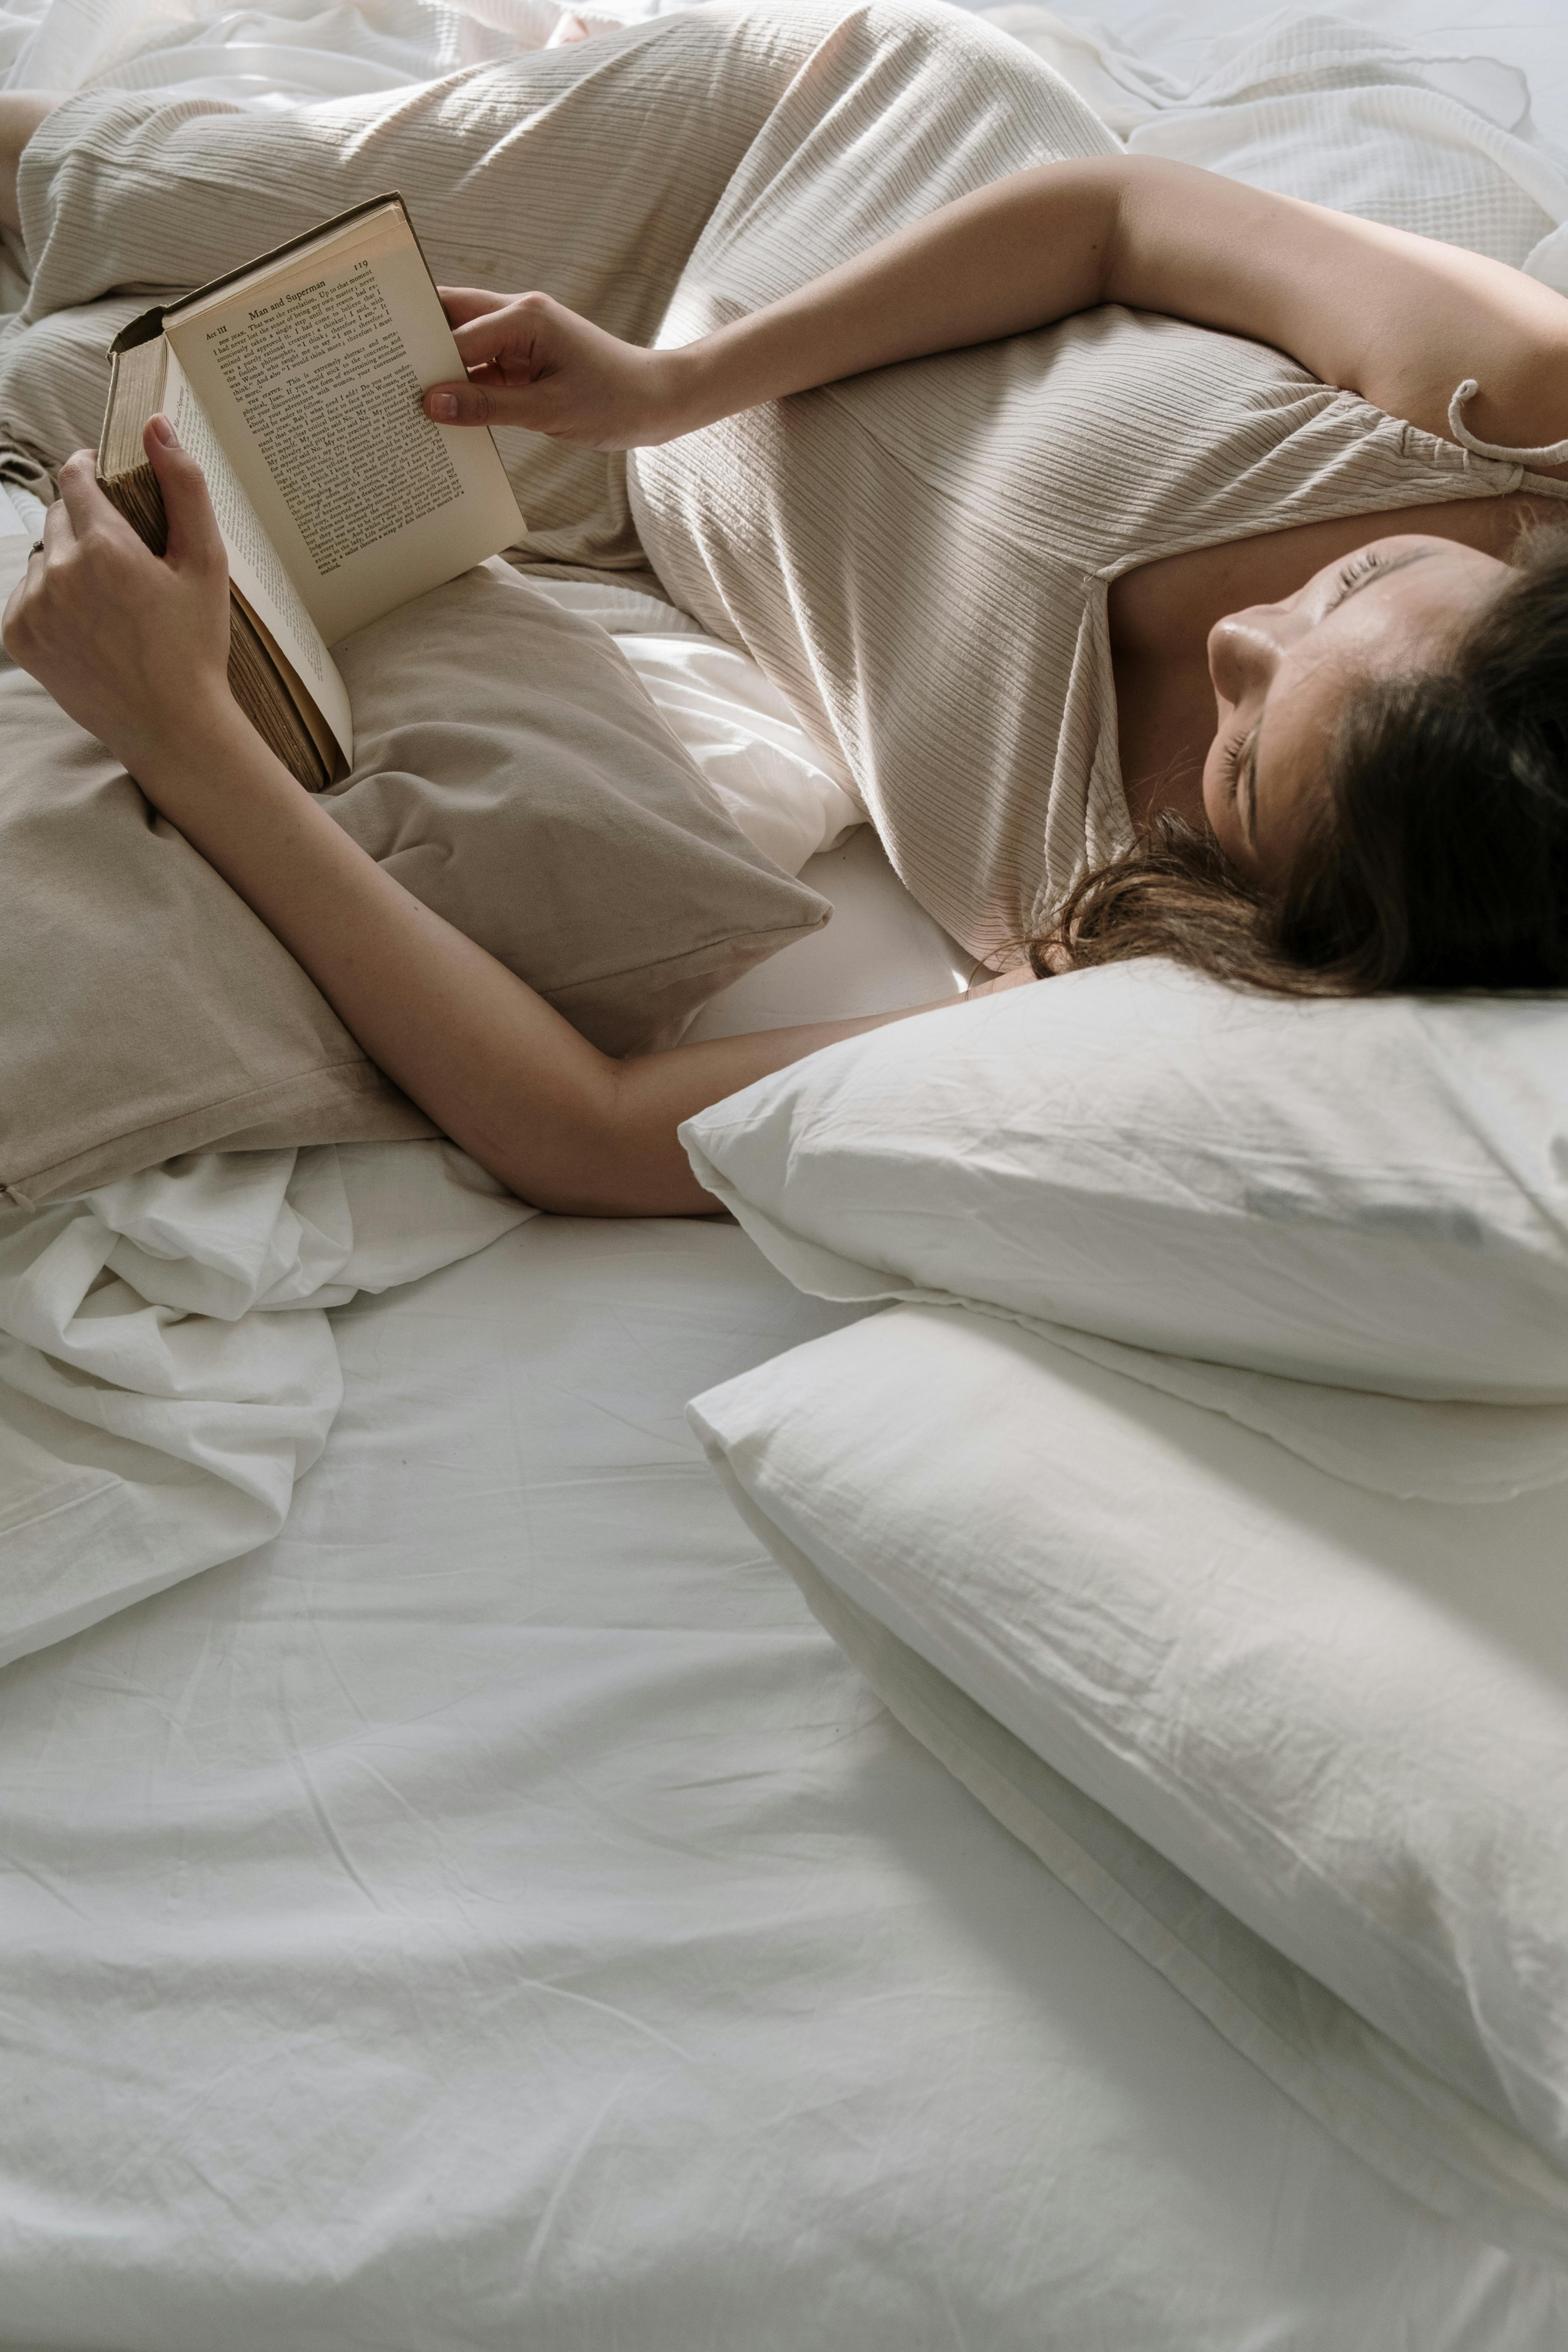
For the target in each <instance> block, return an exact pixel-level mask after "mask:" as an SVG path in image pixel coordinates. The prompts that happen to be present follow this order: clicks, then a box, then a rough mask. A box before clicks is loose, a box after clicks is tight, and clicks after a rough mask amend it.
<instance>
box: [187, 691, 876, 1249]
mask: <svg viewBox="0 0 1568 2352" xmlns="http://www.w3.org/2000/svg"><path fill="white" fill-rule="evenodd" d="M142 765H143V767H144V769H145V778H144V782H145V785H146V788H147V790H148V791H149V793H150V796H151V797H152V798H153V800H154V801H155V802H156V803H157V804H158V805H159V806H160V807H161V808H162V809H163V811H164V813H165V814H167V815H168V816H169V818H170V820H171V822H172V823H174V824H177V825H178V827H179V829H180V830H181V832H182V833H184V835H185V837H186V838H187V840H189V842H190V843H191V845H192V846H193V847H194V848H195V849H197V850H199V851H200V852H201V854H202V855H203V856H205V858H206V859H207V861H208V862H209V864H211V865H212V866H216V869H217V871H218V872H219V873H220V874H221V875H222V876H223V877H224V878H225V880H226V881H227V882H228V883H229V884H230V885H231V887H233V888H234V889H235V890H236V891H237V892H238V894H239V896H240V897H241V898H244V899H245V900H246V902H247V905H249V906H250V907H251V908H253V909H254V910H255V912H256V913H257V914H258V915H259V917H260V918H261V919H262V921H263V922H264V923H266V924H267V926H268V929H270V930H271V931H273V932H275V933H276V935H277V937H278V938H279V940H281V941H282V942H283V944H284V946H285V947H287V948H288V949H289V951H290V953H291V954H292V955H293V956H294V958H295V960H296V961H298V962H299V963H300V964H301V965H302V966H303V967H304V969H305V971H307V972H309V974H310V977H311V979H312V980H313V981H314V982H315V983H316V985H317V987H318V988H319V989H320V990H321V993H322V995H323V996H325V997H326V999H327V1001H328V1003H330V1004H331V1006H332V1008H333V1010H334V1011H335V1012H336V1013H338V1015H339V1017H340V1018H341V1019H342V1022H343V1024H344V1026H345V1027H346V1028H347V1029H349V1030H350V1031H351V1032H352V1034H353V1035H354V1036H355V1037H356V1038H357V1039H358V1041H359V1043H360V1044H361V1045H363V1047H364V1050H365V1052H366V1053H367V1054H368V1055H370V1056H371V1059H372V1060H373V1061H374V1062H376V1063H377V1064H379V1066H381V1068H382V1069H384V1071H385V1072H386V1074H387V1076H389V1077H391V1078H393V1079H394V1080H395V1082H396V1084H397V1085H399V1086H400V1087H402V1088H403V1089H404V1091H405V1093H406V1094H408V1095H409V1096H411V1097H412V1098H413V1099H414V1101H415V1102H416V1103H417V1104H418V1105H419V1107H420V1108H421V1109H422V1110H424V1111H426V1113H428V1115H429V1117H430V1118H433V1119H434V1120H435V1121H436V1123H437V1126H438V1127H440V1128H441V1129H443V1130H444V1131H445V1133H447V1135H449V1136H450V1137H451V1138H452V1139H453V1140H454V1142H456V1143H458V1144H460V1145H461V1146H462V1148H463V1149H464V1150H466V1151H468V1152H470V1153H471V1154H472V1156H473V1157H474V1158H475V1159H476V1160H479V1163H480V1165H481V1166H482V1167H484V1168H486V1169H488V1170H489V1171H490V1173H491V1174H492V1175H494V1176H496V1177H499V1178H500V1181H501V1182H502V1183H504V1184H506V1185H507V1186H508V1187H509V1188H510V1190H511V1191H512V1192H516V1193H517V1194H518V1196H519V1197H520V1198H521V1199H523V1200H526V1201H531V1202H533V1203H534V1205H535V1206H536V1207H539V1208H545V1209H558V1210H561V1211H563V1212H564V1213H576V1214H584V1215H634V1216H637V1215H641V1216H650V1215H651V1216H658V1215H663V1216H679V1215H691V1214H701V1213H710V1212H711V1211H712V1210H713V1208H714V1207H715V1205H716V1204H715V1203H714V1202H713V1201H712V1200H711V1198H710V1196H709V1195H708V1194H707V1193H706V1192H703V1191H702V1189H701V1187H700V1185H699V1184H698V1182H697V1181H696V1179H695V1178H694V1177H693V1175H692V1173H691V1171H690V1167H689V1163H688V1161H687V1158H686V1154H685V1152H684V1151H683V1150H682V1149H681V1147H680V1144H679V1141H678V1140H677V1137H676V1129H677V1128H678V1126H679V1123H680V1121H681V1120H682V1119H683V1118H689V1117H691V1116H692V1114H693V1113H695V1112H696V1111H699V1110H701V1109H704V1108H706V1107H707V1106H708V1104H710V1103H712V1102H717V1101H719V1100H721V1098H722V1097H724V1096H725V1095H727V1094H732V1093H733V1092H735V1090H736V1089H737V1088H738V1087H744V1086H749V1085H750V1084H751V1083H752V1080H753V1079H755V1078H759V1077H763V1076H766V1075H767V1074H768V1073H769V1072H770V1071H772V1070H776V1069H782V1068H783V1067H784V1065H785V1064H786V1063H788V1062H792V1061H797V1060H798V1059H799V1058H800V1057H801V1055H804V1054H809V1053H813V1052H815V1051H816V1048H817V1047H818V1046H821V1045H831V1044H833V1043H834V1042H835V1041H836V1040H837V1039H838V1038H840V1037H845V1036H852V1035H855V1034H858V1032H859V1031H861V1030H863V1029H874V1028H877V1027H879V1026H880V1025H881V1024H882V1022H883V1021H885V1020H889V1019H897V1018H899V1017H900V1016H899V1015H897V1014H880V1015H874V1016H872V1017H870V1018H868V1019H865V1020H860V1021H847V1022H830V1023H823V1024H815V1025H813V1026H812V1027H809V1028H804V1029H790V1030H773V1031H768V1032H765V1033H763V1034H759V1035H753V1036H744V1037H733V1038H724V1039H721V1040H716V1041H715V1042H713V1043H712V1044H709V1045H689V1046H685V1045H683V1046H678V1047H676V1048H675V1049H674V1050H673V1051H671V1052H669V1053H664V1054H653V1055H647V1056H646V1057H644V1058H641V1059H638V1060H633V1061H626V1062H618V1061H615V1060H613V1059H612V1058H611V1057H610V1056H609V1055H605V1054H602V1053H600V1052H599V1051H598V1050H597V1048H596V1047H595V1046H593V1045H590V1044H589V1043H588V1041H587V1040H586V1038H584V1037H582V1036H580V1035H579V1034H578V1033H577V1031H576V1030H575V1029H574V1028H573V1027H572V1025H571V1024H570V1023H569V1022H567V1021H564V1020H563V1018H562V1016H561V1015H560V1014H559V1013H557V1012H555V1011H554V1009H553V1008H552V1006H551V1005H549V1004H547V1003H545V1002H544V1000H543V998H542V997H541V996H539V995H537V994H536V993H535V992H534V991H533V990H532V989H531V988H529V987H527V986H526V985H525V983H524V982H522V981H521V980H519V979H518V978H517V977H516V976H515V975H514V974H513V973H511V972H510V971H507V970H506V968H505V966H504V965H502V964H500V963H498V962H497V961H495V959H494V958H493V957H492V956H490V955H488V954H487V953H486V952H485V950H483V949H482V948H480V947H478V946H476V944H475V943H474V941H473V940H468V939H466V938H465V937H464V936H463V934H462V933H461V932H460V931H458V930H455V929H453V927H452V926H451V925H450V924H449V923H447V922H445V921H444V920H443V919H442V918H441V917H440V916H438V915H436V914H432V913H431V911H430V909H429V908H426V907H424V906H422V905H421V904H420V903H419V901H418V900H417V899H416V898H413V897H412V896H411V895H410V894H409V893H408V892H407V891H406V890H405V889H404V888H403V887H402V885H401V884H400V883H398V882H396V881H395V880H394V878H393V877H392V876H390V875H389V874H386V873H384V872H383V870H382V869H381V867H380V866H377V865H376V864H375V862H374V859H373V858H371V857H369V856H366V854H365V852H364V851H363V850H362V849H361V848H360V847H359V845H358V844H357V843H356V842H353V841H352V840H351V839H350V838H349V836H348V835H346V834H345V833H344V832H343V831H342V828H341V827H340V826H338V825H337V824H334V823H333V821H332V819H331V816H329V814H327V812H326V810H325V809H324V808H323V807H322V806H321V804H320V803H318V802H316V801H314V800H312V799H311V798H310V794H309V793H306V792H304V791H303V790H302V789H301V788H300V785H299V784H297V783H296V782H295V781H294V779H293V777H292V776H290V775H289V772H288V771H287V770H286V769H285V768H283V767H282V765H281V764H280V763H279V761H277V760H276V759H275V758H274V757H273V755H272V753H271V752H270V751H268V749H267V747H266V745H265V744H264V743H262V741H261V740H260V738H259V737H258V735H257V734H256V732H255V730H253V729H252V728H251V727H250V726H249V724H248V723H247V721H246V720H245V719H244V718H243V717H242V716H241V714H240V713H239V711H238V710H237V708H235V707H234V706H233V705H232V704H230V705H227V706H226V707H225V706H224V705H223V704H221V703H220V704H219V705H218V706H217V708H216V709H215V710H214V711H213V713H212V714H211V715H210V716H209V717H207V718H206V719H205V720H203V721H201V722H200V723H197V724H194V725H193V726H191V727H190V728H188V729H187V730H185V731H184V734H183V735H182V736H181V737H180V738H179V739H178V740H177V742H172V743H169V744H166V745H164V746H162V747H161V748H159V749H158V750H157V751H152V752H149V753H148V754H146V755H145V757H144V760H143V761H142ZM910 1009H911V1010H919V1009H920V1008H918V1007H911V1008H910Z"/></svg>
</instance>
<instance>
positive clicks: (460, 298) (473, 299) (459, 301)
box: [436, 286, 517, 327]
mask: <svg viewBox="0 0 1568 2352" xmlns="http://www.w3.org/2000/svg"><path fill="white" fill-rule="evenodd" d="M436 291H437V294H439V296H440V297H441V308H442V309H443V310H445V312H446V313H447V324H448V326H452V327H462V326H466V325H467V324H468V320H470V319H482V318H483V317H484V315H485V312H486V311H487V310H505V309H506V307H507V304H508V303H509V302H514V301H515V300H516V299H517V297H516V296H515V295H514V294H491V293H489V292H488V291H487V290H486V289H485V288H484V287H482V286H437V289H436Z"/></svg>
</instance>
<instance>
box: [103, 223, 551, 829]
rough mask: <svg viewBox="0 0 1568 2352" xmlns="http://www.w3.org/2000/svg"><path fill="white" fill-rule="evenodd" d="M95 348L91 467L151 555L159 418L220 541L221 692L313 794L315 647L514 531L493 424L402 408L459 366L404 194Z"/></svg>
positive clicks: (161, 536) (326, 705) (331, 706)
mask: <svg viewBox="0 0 1568 2352" xmlns="http://www.w3.org/2000/svg"><path fill="white" fill-rule="evenodd" d="M111 359H112V364H113V373H112V374H111V376H110V386H109V407H108V410H107V413H106V415H105V416H104V420H103V436H102V441H101V446H100V449H99V456H98V467H99V478H100V481H101V483H102V485H103V488H104V489H105V491H106V492H107V494H108V496H109V497H110V499H112V500H113V502H114V504H115V505H116V506H117V507H118V508H119V509H120V511H121V514H123V515H124V516H125V517H126V518H127V520H129V521H130V522H131V523H132V525H133V526H134V528H135V530H137V531H138V532H139V533H140V534H141V536H142V539H144V540H145V541H146V542H147V544H148V545H149V547H151V548H153V550H154V551H157V552H159V553H162V551H163V546H164V543H165V538H166V525H165V522H164V517H163V499H162V498H161V496H160V495H159V490H158V483H157V478H156V476H155V475H154V474H153V468H152V467H151V466H150V465H149V464H148V462H147V460H146V457H145V456H144V455H143V452H142V426H143V425H145V423H146V421H147V419H148V418H149V417H150V416H153V415H157V414H158V412H159V411H160V410H162V411H163V414H164V415H166V416H167V417H168V418H169V421H170V423H171V424H172V425H174V430H175V432H176V433H177V434H178V436H179V437H180V439H181V441H182V442H183V443H184V446H185V448H186V449H187V450H188V451H189V452H190V454H191V456H192V457H195V460H196V463H197V464H198V465H199V466H200V467H201V469H202V472H203V473H204V474H205V477H206V485H207V488H208V490H209V492H210V493H211V496H212V502H213V507H214V509H215V511H216V515H217V520H218V528H219V530H221V531H222V533H223V541H224V545H225V547H226V549H227V551H228V572H229V586H230V591H231V595H232V606H231V612H230V637H229V683H230V685H231V686H232V688H233V689H234V693H235V698H236V699H237V701H238V703H239V705H240V707H241V709H243V710H244V711H245V712H246V714H247V717H248V718H249V719H251V721H252V722H253V724H254V725H255V726H256V728H257V730H258V732H259V733H260V734H261V735H262V736H263V737H264V738H265V740H267V742H268V743H269V744H270V745H271V747H272V749H273V750H274V751H276V752H277V754H278V756H279V759H280V760H282V761H283V762H284V764H285V765H286V766H287V767H288V768H289V769H290V770H291V771H292V772H293V773H294V774H295V775H296V776H297V777H298V778H299V779H300V782H301V783H303V784H305V785H307V786H308V787H309V788H310V790H312V791H317V790H319V789H320V788H321V785H323V784H325V783H328V782H331V779H332V777H333V776H334V775H336V774H339V773H341V772H342V766H343V765H344V764H346V763H348V762H350V761H352V760H353V721H352V719H351V717H350V713H349V701H348V696H347V694H346V693H345V691H344V689H343V682H342V678H341V677H339V675H338V672H337V669H336V667H335V666H334V664H333V661H332V657H331V654H330V653H329V652H328V650H327V648H328V646H332V645H335V644H336V643H337V641H338V639H339V638H340V637H345V636H347V635H349V633H350V631H351V630H353V629H359V628H363V626H364V625H365V623H366V622H367V621H374V620H375V619H377V618H378V617H379V615H380V614H383V613H389V612H391V611H392V610H393V609H394V607H395V606H396V605H398V604H406V603H407V602H408V600H409V599H410V598H411V597H413V596H419V595H423V594H424V593H425V591H426V589H427V588H434V587H436V586H437V585H438V584H439V583H440V582H442V581H443V580H450V579H452V578H453V577H454V576H455V575H456V574H457V573H458V572H466V571H467V570H468V567H469V565H470V564H474V563H478V562H481V561H482V560H483V558H484V557H485V556H487V555H494V554H495V553H496V552H497V551H499V550H500V549H501V548H503V547H507V546H510V544H511V543H512V541H515V540H517V539H519V538H520V537H521V534H522V531H523V528H524V525H523V520H522V517H521V514H520V513H519V512H518V509H517V501H516V499H514V498H513V496H512V494H511V488H510V484H509V482H508V480H507V478H506V474H505V472H504V470H503V468H502V466H501V462H500V457H498V456H497V454H496V447H495V443H494V442H493V441H492V440H491V438H490V436H489V434H488V433H486V432H482V431H480V432H476V431H475V430H474V429H473V428H472V427H471V426H469V427H466V428H458V427H457V426H448V425H433V424H432V423H431V422H430V420H429V418H428V417H427V416H426V415H425V414H424V412H423V410H422V409H421V407H420V398H421V394H423V392H424V391H425V389H426V387H427V386H428V385H430V384H432V383H451V382H452V381H454V380H460V379H461V377H462V376H463V374H464V372H465V371H464V368H463V362H462V361H461V359H460V358H459V356H458V347H457V344H456V343H455V342H454V341H453V340H452V333H451V330H450V328H449V327H448V326H447V319H446V313H445V312H444V311H443V310H442V308H441V301H440V297H439V296H438V295H437V291H436V288H435V285H434V282H433V281H432V279H431V276H430V272H429V269H428V268H427V267H426V261H425V257H424V255H423V253H422V252H421V251H420V249H419V241H418V239H417V238H416V236H415V234H414V230H413V227H412V226H411V225H410V222H409V219H408V215H407V213H406V211H405V207H404V204H403V199H402V197H401V196H397V195H387V196H380V197H377V198H376V199H375V200H374V202H373V203H371V204H368V205H357V206H356V207H355V208H354V210H353V212H347V213H342V214H340V215H339V216H338V217H337V219H335V220H331V221H327V222H325V223H324V224H323V225H322V226H321V228H319V229H316V230H313V231H312V232H311V233H310V235H309V236H302V237H297V238H296V239H295V240H294V241H293V242H292V243H291V244H289V245H284V246H279V247H278V248H277V250H276V251H275V252H272V253H267V254H263V255H262V256H261V257H260V258H259V259H258V260H257V261H253V262H251V263H250V264H248V265H247V268H243V269H237V270H234V271H232V272H231V273H230V274H229V275H228V276H227V277H226V278H215V279H214V280H213V282H212V284H211V285H209V286H203V287H199V288H198V289H197V290H196V291H195V293H194V294H187V295H186V296H185V298H184V300H183V301H180V302H174V303H171V304H169V305H168V307H167V308H163V309H159V310H149V311H146V312H145V313H143V315H142V317H141V318H140V319H136V320H132V324H131V325H130V326H129V327H127V328H125V329H124V331H122V332H121V334H120V335H118V336H117V337H116V339H115V341H114V343H113V345H112V346H111Z"/></svg>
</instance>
